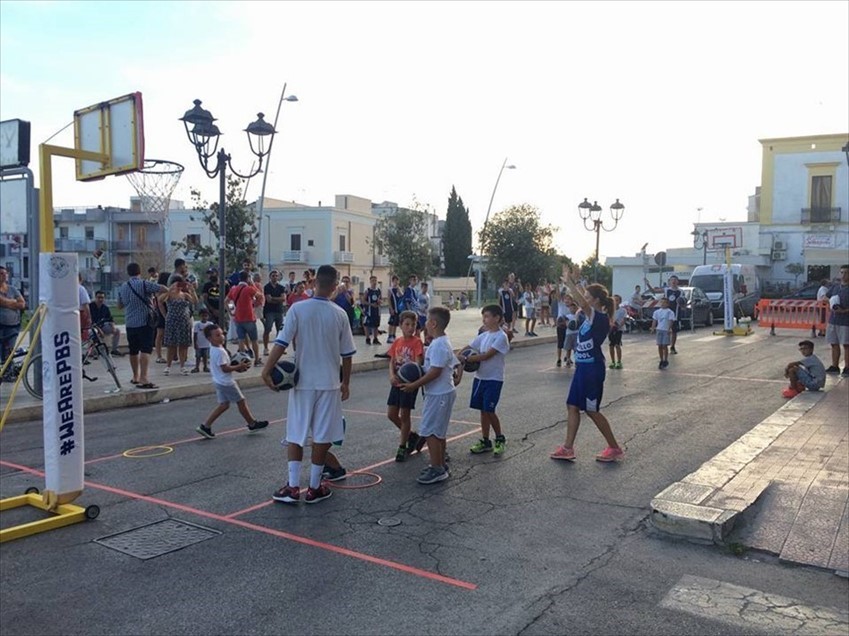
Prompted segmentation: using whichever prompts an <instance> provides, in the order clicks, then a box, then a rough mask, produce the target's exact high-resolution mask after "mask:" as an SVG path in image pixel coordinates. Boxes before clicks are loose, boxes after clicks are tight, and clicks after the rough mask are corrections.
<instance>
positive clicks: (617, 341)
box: [607, 294, 626, 369]
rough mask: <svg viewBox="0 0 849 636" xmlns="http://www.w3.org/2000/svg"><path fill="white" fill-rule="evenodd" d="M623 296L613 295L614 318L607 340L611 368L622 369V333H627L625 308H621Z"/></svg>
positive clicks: (611, 321) (612, 318)
mask: <svg viewBox="0 0 849 636" xmlns="http://www.w3.org/2000/svg"><path fill="white" fill-rule="evenodd" d="M621 304H622V296H620V295H619V294H613V307H614V310H613V316H612V317H611V319H610V335H609V336H608V338H607V342H608V345H609V347H610V368H611V369H621V368H622V333H623V332H624V331H625V315H626V314H625V308H624V307H622V306H621Z"/></svg>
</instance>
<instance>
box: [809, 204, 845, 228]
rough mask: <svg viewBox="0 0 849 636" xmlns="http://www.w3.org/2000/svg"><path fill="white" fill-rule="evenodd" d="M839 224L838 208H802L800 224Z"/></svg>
mask: <svg viewBox="0 0 849 636" xmlns="http://www.w3.org/2000/svg"><path fill="white" fill-rule="evenodd" d="M811 223H840V208H802V224H803V225H810V224H811Z"/></svg>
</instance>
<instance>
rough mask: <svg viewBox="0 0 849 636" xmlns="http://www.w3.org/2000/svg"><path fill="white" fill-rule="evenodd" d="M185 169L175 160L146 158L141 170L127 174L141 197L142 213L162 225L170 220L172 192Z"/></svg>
mask: <svg viewBox="0 0 849 636" xmlns="http://www.w3.org/2000/svg"><path fill="white" fill-rule="evenodd" d="M183 170H184V168H183V166H181V165H180V164H179V163H176V162H174V161H165V160H163V159H145V161H144V166H143V167H142V169H141V170H136V171H135V172H128V173H127V174H126V177H127V180H128V181H129V182H130V183H131V184H132V186H133V188H135V191H136V192H137V193H138V195H139V198H140V199H141V211H142V213H143V214H144V215H145V216H146V217H147V218H148V219H150V220H151V221H156V222H157V223H158V224H159V225H160V226H161V225H165V222H166V221H168V206H169V205H170V203H171V194H173V192H174V188H176V187H177V183H178V182H179V181H180V177H181V176H183Z"/></svg>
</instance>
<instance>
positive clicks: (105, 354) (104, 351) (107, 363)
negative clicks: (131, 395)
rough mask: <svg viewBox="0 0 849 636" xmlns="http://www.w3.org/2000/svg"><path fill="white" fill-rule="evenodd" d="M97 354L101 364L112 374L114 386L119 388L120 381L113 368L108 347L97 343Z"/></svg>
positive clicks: (113, 363) (113, 364)
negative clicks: (101, 361)
mask: <svg viewBox="0 0 849 636" xmlns="http://www.w3.org/2000/svg"><path fill="white" fill-rule="evenodd" d="M97 355H99V356H100V359H101V360H103V366H104V367H106V371H108V372H109V375H111V376H112V379H113V380H115V386H116V387H118V388H119V389H120V388H121V381H120V380H119V379H118V372H117V371H116V370H115V362H114V361H113V360H112V355H111V354H110V353H109V348H108V347H107V346H106V345H105V344H101V345H99V346H98V347H97Z"/></svg>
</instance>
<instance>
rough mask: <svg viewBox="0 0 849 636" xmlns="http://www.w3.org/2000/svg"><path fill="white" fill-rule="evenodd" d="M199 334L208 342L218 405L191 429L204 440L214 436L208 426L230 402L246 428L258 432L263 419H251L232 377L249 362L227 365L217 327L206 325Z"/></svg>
mask: <svg viewBox="0 0 849 636" xmlns="http://www.w3.org/2000/svg"><path fill="white" fill-rule="evenodd" d="M203 335H204V336H206V339H207V340H209V344H210V345H211V347H210V350H209V363H210V367H211V368H212V381H213V383H214V384H215V395H216V396H217V397H218V406H216V407H215V408H214V409H213V410H212V413H210V414H209V417H207V418H206V421H205V422H204V423H203V424H201V425H200V426H198V427H197V428H196V429H195V430H196V431H197V432H198V433H200V434H201V436H203V437H205V438H206V439H212V438H213V437H215V433H213V432H212V423H213V422H215V420H217V419H218V417H219V416H220V415H221V414H222V413H224V412H225V411H226V410H227V409H229V408H230V402H235V403H236V406H238V407H239V413H241V414H242V417H243V418H245V422H246V423H247V425H248V429H249V430H251V431H258V430H259V429H261V428H265V427H266V426H268V421H267V420H257V419H254V416H253V413H251V410H250V408H248V403H247V401H245V396H244V395H242V391H241V389H239V385H238V384H236V380H235V378H234V377H233V372H234V371H235V372H238V373H241V372H243V371H247V370H248V369H249V368H250V366H251V362H250V361H249V360H242V361H241V362H230V354H229V353H227V349H225V348H224V332H223V331H221V327H219V326H218V325H216V324H214V323H213V324H210V325H207V326H206V328H205V329H204V330H203Z"/></svg>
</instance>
